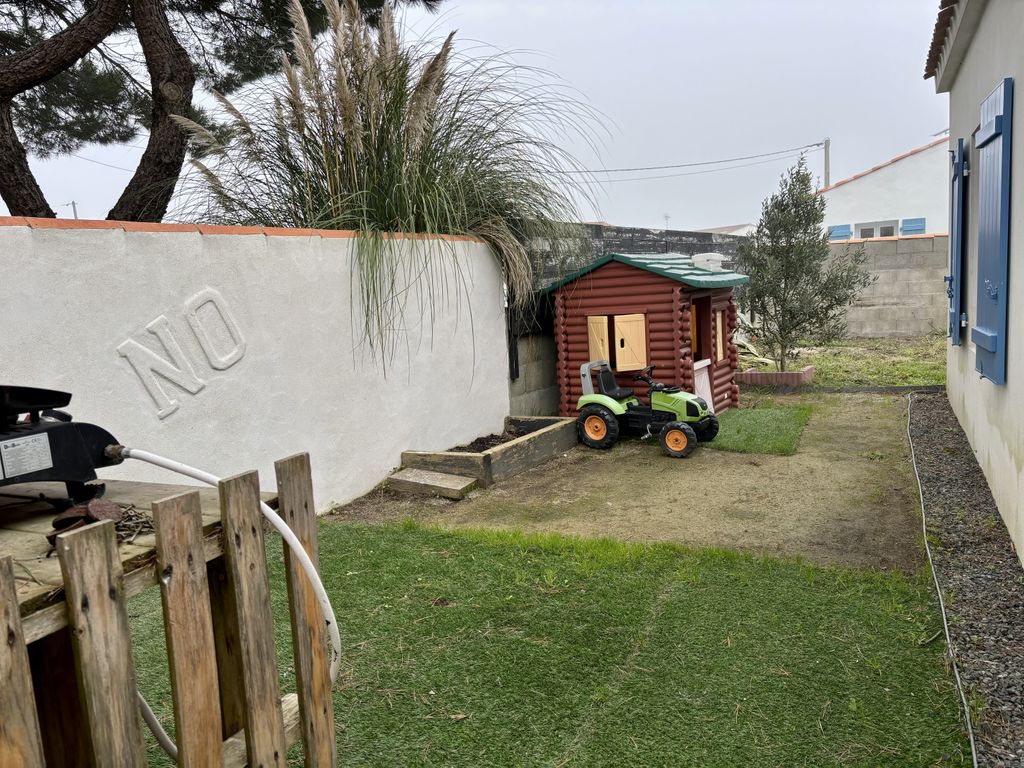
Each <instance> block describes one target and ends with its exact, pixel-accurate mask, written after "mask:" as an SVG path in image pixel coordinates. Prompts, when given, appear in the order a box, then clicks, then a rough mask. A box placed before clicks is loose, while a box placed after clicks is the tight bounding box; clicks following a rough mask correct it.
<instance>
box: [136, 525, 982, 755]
mask: <svg viewBox="0 0 1024 768" xmlns="http://www.w3.org/2000/svg"><path fill="white" fill-rule="evenodd" d="M320 531H321V553H322V560H323V571H324V580H325V583H326V585H327V587H328V590H329V591H330V593H331V595H332V599H333V601H334V605H335V609H336V611H337V614H338V618H339V620H340V624H341V627H340V628H341V633H342V637H343V655H344V668H343V673H342V677H341V679H340V680H339V682H338V685H337V686H336V698H335V702H336V718H337V722H338V729H337V730H338V754H339V758H340V759H339V762H340V764H341V765H353V766H371V765H372V766H412V765H422V766H433V765H437V766H441V765H452V766H463V765H466V766H469V765H472V766H567V765H577V766H624V765H645V766H648V765H649V766H667V765H692V766H708V765H710V766H714V765H721V766H735V765H758V766H767V765H779V766H783V765H784V766H799V765H807V766H826V765H871V766H875V765H899V766H917V765H919V766H929V765H949V764H955V765H960V764H964V763H965V758H964V749H965V743H964V741H963V739H962V738H961V735H960V729H959V726H958V721H957V700H956V697H955V694H954V692H953V689H952V687H951V684H950V682H949V680H948V677H947V675H946V673H945V671H944V667H943V662H942V645H941V643H940V642H932V643H930V644H929V643H926V644H922V641H923V640H925V639H926V638H928V637H930V636H931V635H932V634H933V633H934V632H935V630H936V629H937V628H938V627H939V626H940V625H939V617H938V615H937V613H936V609H935V606H934V605H933V603H932V600H931V596H930V593H929V590H928V582H927V577H926V576H925V575H923V574H922V575H921V576H920V577H918V578H912V579H908V578H906V577H903V576H900V575H898V574H882V573H877V572H866V571H849V570H841V569H824V568H818V567H810V566H807V565H803V564H800V563H795V562H785V561H779V560H772V559H756V558H753V557H748V556H743V555H738V554H733V553H728V552H722V551H698V552H694V551H686V550H682V549H679V548H674V547H670V546H666V545H643V546H642V545H628V544H623V543H616V542H611V541H607V540H601V541H594V540H574V539H566V538H561V537H556V536H545V537H525V536H523V535H521V534H515V533H501V532H480V531H468V532H467V531H463V532H442V531H438V530H434V529H428V528H423V527H419V526H416V525H413V524H406V525H400V526H399V525H394V526H376V527H371V526H358V525H337V524H335V525H331V524H325V525H322V526H321V529H320ZM270 549H271V550H272V554H273V560H274V562H275V563H276V562H277V561H278V559H279V557H280V547H279V545H277V544H276V543H272V544H271V546H270ZM272 576H273V579H274V583H275V610H276V612H277V613H278V614H279V615H282V614H283V610H284V588H283V586H282V584H283V581H282V575H281V567H280V565H275V566H274V569H273V574H272ZM130 610H131V612H132V615H133V620H132V627H133V632H134V634H135V648H136V661H137V665H138V668H139V675H140V685H141V687H142V690H143V692H144V693H145V695H146V696H147V698H148V699H149V700H150V702H151V703H152V704H153V705H154V706H155V707H156V709H157V711H158V713H162V714H163V715H164V716H165V717H166V715H167V711H168V705H169V699H170V695H169V691H168V688H167V683H166V661H165V659H164V650H163V645H162V643H163V639H162V634H161V630H160V626H161V620H160V606H159V599H158V593H157V592H156V591H155V590H149V591H148V592H146V593H144V594H142V595H140V596H138V597H137V598H135V599H133V601H132V603H131V606H130ZM287 638H288V629H287V626H286V624H285V623H284V622H281V623H280V625H279V628H278V645H279V649H280V648H284V647H286V645H287ZM281 660H282V661H281V663H282V670H284V674H285V682H286V685H287V684H288V682H290V681H291V680H292V675H291V668H290V666H289V660H288V658H287V656H286V655H285V654H282V657H281ZM150 756H151V758H152V759H153V764H157V765H166V764H167V761H166V759H163V758H162V756H161V755H158V754H157V753H156V751H155V748H153V749H152V750H151V752H150ZM966 762H968V763H969V760H967V761H966Z"/></svg>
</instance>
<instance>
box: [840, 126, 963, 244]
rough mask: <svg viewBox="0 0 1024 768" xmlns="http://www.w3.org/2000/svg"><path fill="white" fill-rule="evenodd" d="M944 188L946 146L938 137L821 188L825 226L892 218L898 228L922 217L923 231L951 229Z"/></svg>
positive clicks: (945, 187) (947, 201) (945, 184)
mask: <svg viewBox="0 0 1024 768" xmlns="http://www.w3.org/2000/svg"><path fill="white" fill-rule="evenodd" d="M948 189H949V147H948V146H947V145H946V143H945V142H942V143H940V144H937V145H936V146H934V147H929V148H928V149H925V150H922V151H921V152H918V153H916V154H913V155H910V156H909V157H905V158H903V159H902V160H898V161H897V162H895V163H892V164H891V165H886V166H884V167H882V168H879V169H878V170H877V171H872V172H871V173H868V174H865V175H864V176H861V177H860V178H858V179H853V180H852V181H848V182H846V183H845V184H840V185H838V186H836V187H834V188H832V189H829V190H827V191H825V192H822V195H824V197H825V206H826V207H825V225H826V227H832V226H837V225H843V224H849V225H850V226H851V227H854V226H855V225H856V224H860V223H866V222H872V221H888V220H891V219H896V220H897V227H898V225H899V222H901V221H902V220H903V219H915V218H921V217H924V219H925V232H924V234H935V233H940V234H945V233H946V232H948V231H949V196H948ZM896 233H897V234H899V229H898V228H897V231H896ZM876 234H877V233H876ZM854 237H856V231H854Z"/></svg>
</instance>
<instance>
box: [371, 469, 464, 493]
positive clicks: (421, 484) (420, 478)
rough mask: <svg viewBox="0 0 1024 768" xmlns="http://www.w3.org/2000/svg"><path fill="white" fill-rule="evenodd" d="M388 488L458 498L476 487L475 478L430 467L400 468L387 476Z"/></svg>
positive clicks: (400, 491)
mask: <svg viewBox="0 0 1024 768" xmlns="http://www.w3.org/2000/svg"><path fill="white" fill-rule="evenodd" d="M388 488H390V489H391V490H394V491H398V492H399V493H407V494H410V495H418V496H444V497H445V498H446V499H455V500H458V499H462V498H465V496H466V494H467V493H469V492H470V491H472V490H473V489H474V488H476V479H475V478H472V477H463V476H462V475H449V474H448V473H446V472H434V471H433V470H430V469H400V470H398V472H395V474H393V475H392V476H391V477H389V478H388Z"/></svg>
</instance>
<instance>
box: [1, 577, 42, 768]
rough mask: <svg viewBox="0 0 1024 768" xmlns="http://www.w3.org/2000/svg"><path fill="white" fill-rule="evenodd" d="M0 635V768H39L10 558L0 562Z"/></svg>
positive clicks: (33, 711)
mask: <svg viewBox="0 0 1024 768" xmlns="http://www.w3.org/2000/svg"><path fill="white" fill-rule="evenodd" d="M0 632H2V633H3V635H2V637H0V713H3V716H2V717H0V765H2V766H5V767H6V766H9V767H10V768H36V766H38V767H39V768H42V766H43V765H44V762H43V740H42V737H41V736H40V735H39V720H38V718H37V717H36V700H35V696H34V695H33V693H32V672H31V669H30V667H29V662H28V649H27V648H26V647H25V633H24V632H23V631H22V628H21V612H20V610H19V608H18V593H17V590H16V589H15V578H14V562H13V560H12V559H11V558H10V557H5V558H3V559H0Z"/></svg>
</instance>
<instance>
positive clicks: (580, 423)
mask: <svg viewBox="0 0 1024 768" xmlns="http://www.w3.org/2000/svg"><path fill="white" fill-rule="evenodd" d="M576 431H577V432H579V435H580V442H582V443H583V444H584V445H585V446H587V447H589V448H601V449H604V448H611V447H612V446H613V445H615V442H616V441H617V440H618V439H619V420H618V419H616V418H615V414H614V413H612V412H611V411H609V410H608V409H607V408H605V407H604V406H603V405H586V406H584V407H583V410H582V411H580V415H579V418H578V419H576Z"/></svg>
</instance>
